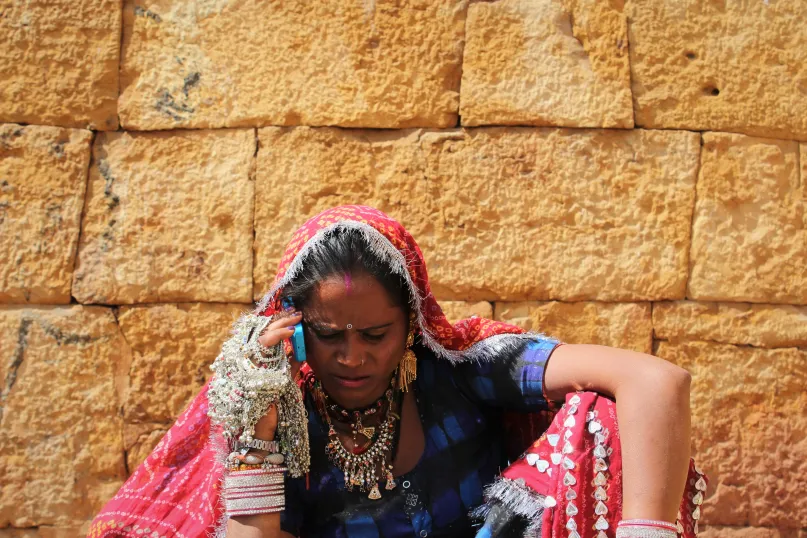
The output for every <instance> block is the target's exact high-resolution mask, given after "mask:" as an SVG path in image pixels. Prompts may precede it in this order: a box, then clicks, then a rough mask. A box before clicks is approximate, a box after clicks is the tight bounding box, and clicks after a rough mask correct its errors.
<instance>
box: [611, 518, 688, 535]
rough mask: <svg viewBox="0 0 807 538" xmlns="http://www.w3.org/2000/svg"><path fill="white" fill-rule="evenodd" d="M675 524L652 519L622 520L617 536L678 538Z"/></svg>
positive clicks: (617, 529) (617, 528) (618, 526)
mask: <svg viewBox="0 0 807 538" xmlns="http://www.w3.org/2000/svg"><path fill="white" fill-rule="evenodd" d="M677 537H678V533H677V532H676V530H675V524H673V523H669V522H667V521H658V520H652V519H627V520H622V521H620V522H619V523H618V524H617V527H616V538H677Z"/></svg>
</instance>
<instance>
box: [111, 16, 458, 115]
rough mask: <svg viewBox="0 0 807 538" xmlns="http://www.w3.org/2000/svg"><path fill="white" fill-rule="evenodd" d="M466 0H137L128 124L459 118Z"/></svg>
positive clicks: (126, 85)
mask: <svg viewBox="0 0 807 538" xmlns="http://www.w3.org/2000/svg"><path fill="white" fill-rule="evenodd" d="M466 11H467V0H442V1H440V2H432V1H428V0H402V1H390V0H379V1H374V2H368V3H364V4H362V3H354V2H309V1H306V0H294V1H287V2H271V3H267V2H262V1H258V0H247V1H244V2H226V1H221V0H215V1H212V2H211V1H206V0H194V1H187V0H168V1H164V2H159V3H155V2H152V3H150V4H148V6H146V5H141V4H140V3H137V2H134V1H132V0H127V1H126V2H125V7H124V11H123V26H124V40H123V43H124V45H123V59H122V66H121V97H120V117H121V122H122V123H123V125H124V126H125V127H126V128H127V129H139V130H152V129H173V128H177V127H193V128H200V127H201V128H207V127H240V126H255V125H301V124H302V125H340V126H350V127H384V128H401V127H450V126H454V125H456V123H457V112H458V109H459V86H460V77H461V73H462V65H461V63H462V49H463V42H464V31H465V15H466Z"/></svg>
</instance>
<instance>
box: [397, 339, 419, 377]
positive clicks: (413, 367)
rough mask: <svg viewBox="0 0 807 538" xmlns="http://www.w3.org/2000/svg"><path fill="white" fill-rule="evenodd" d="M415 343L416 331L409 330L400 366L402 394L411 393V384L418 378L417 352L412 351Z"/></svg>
mask: <svg viewBox="0 0 807 538" xmlns="http://www.w3.org/2000/svg"><path fill="white" fill-rule="evenodd" d="M414 342H415V331H414V329H410V330H409V336H407V337H406V351H405V352H404V356H403V359H401V363H400V364H399V365H398V387H399V388H400V389H401V391H402V392H409V384H410V383H412V382H413V381H414V380H415V379H417V378H418V362H417V357H415V352H414V351H412V344H413V343H414Z"/></svg>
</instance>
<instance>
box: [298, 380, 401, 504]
mask: <svg viewBox="0 0 807 538" xmlns="http://www.w3.org/2000/svg"><path fill="white" fill-rule="evenodd" d="M396 378H397V376H395V375H393V377H392V380H391V381H390V387H389V388H388V389H387V390H386V392H385V393H384V395H383V396H382V397H381V398H380V399H379V400H378V401H377V402H376V403H373V404H372V405H371V406H369V407H367V408H365V409H364V410H356V411H353V412H351V411H347V410H346V409H343V408H341V407H340V406H339V405H337V404H335V403H333V402H331V400H330V398H329V397H328V394H327V393H326V392H325V391H324V390H323V388H322V385H321V384H320V382H319V380H315V381H314V384H313V390H312V394H313V396H314V401H315V402H316V404H317V410H318V411H319V413H320V415H322V417H323V418H324V419H325V422H326V424H327V426H328V439H329V442H328V446H327V447H326V448H325V452H326V454H328V458H329V459H330V460H331V462H332V463H333V464H334V465H336V467H337V468H338V469H339V470H340V471H342V472H343V473H344V475H345V487H346V488H347V490H348V491H353V488H354V487H356V488H358V490H359V491H361V492H368V491H369V495H368V496H367V497H368V498H370V499H373V500H376V499H380V498H381V490H380V488H379V483H380V480H381V477H379V476H378V470H379V468H380V469H381V471H382V473H383V475H384V479H385V480H386V485H385V489H387V490H392V489H395V487H396V486H397V484H396V482H395V478H394V477H393V476H392V452H393V444H394V443H395V429H396V424H397V421H399V420H400V418H401V417H400V414H399V413H398V403H399V402H398V401H397V398H396V394H397V393H398V392H399V391H396V390H395V380H396ZM384 402H386V403H387V406H386V415H385V417H384V420H383V422H382V423H381V424H380V425H379V426H378V428H377V430H376V428H365V427H363V426H362V424H361V417H362V416H368V415H373V414H375V413H379V412H381V410H382V409H383V407H384V405H383V404H384ZM329 409H330V410H333V411H336V412H337V413H338V414H339V415H342V416H350V415H353V417H354V419H356V422H355V423H353V424H351V432H352V433H353V439H354V449H353V450H352V451H351V450H348V449H347V448H345V446H344V445H343V444H342V441H341V440H340V439H339V436H338V435H337V433H336V429H335V428H334V427H333V423H332V422H331V416H330V413H328V410H329ZM370 430H371V431H370ZM358 433H361V434H362V435H363V436H365V437H366V438H367V439H368V440H369V444H368V445H366V446H364V447H360V448H359V447H358V444H356V435H357V434H358Z"/></svg>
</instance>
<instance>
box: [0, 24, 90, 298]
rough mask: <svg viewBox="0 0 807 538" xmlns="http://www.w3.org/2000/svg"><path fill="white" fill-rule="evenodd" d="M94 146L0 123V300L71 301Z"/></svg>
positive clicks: (68, 134) (78, 135)
mask: <svg viewBox="0 0 807 538" xmlns="http://www.w3.org/2000/svg"><path fill="white" fill-rule="evenodd" d="M0 20H2V18H0ZM2 24H3V23H2V22H0V25H2ZM0 39H2V38H0ZM0 54H2V53H0ZM0 85H2V82H0ZM0 106H2V105H0ZM91 143H92V133H90V132H89V131H83V130H78V129H63V128H59V127H42V126H31V125H29V126H23V125H16V124H4V125H0V260H2V262H0V302H2V303H40V304H41V303H49V304H67V303H69V302H70V282H71V280H72V277H73V264H74V263H75V258H76V246H77V245H78V237H79V224H80V222H81V208H82V207H83V205H84V192H85V190H86V188H87V169H88V167H89V165H90V145H91Z"/></svg>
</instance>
